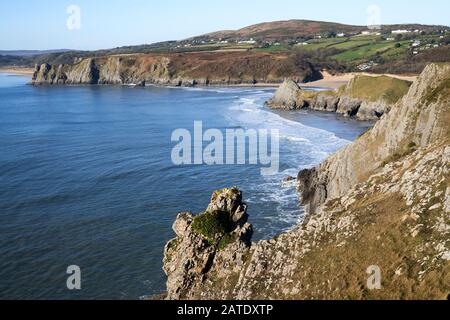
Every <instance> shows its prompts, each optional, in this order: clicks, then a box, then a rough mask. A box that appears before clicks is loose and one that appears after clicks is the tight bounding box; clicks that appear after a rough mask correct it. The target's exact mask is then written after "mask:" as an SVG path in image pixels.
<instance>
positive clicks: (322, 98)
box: [266, 76, 407, 120]
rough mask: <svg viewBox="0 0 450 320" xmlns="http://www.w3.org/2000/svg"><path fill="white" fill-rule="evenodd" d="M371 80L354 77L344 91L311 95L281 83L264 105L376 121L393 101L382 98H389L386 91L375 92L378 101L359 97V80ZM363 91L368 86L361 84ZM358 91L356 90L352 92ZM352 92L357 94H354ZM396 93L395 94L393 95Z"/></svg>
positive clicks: (293, 85)
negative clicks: (331, 113)
mask: <svg viewBox="0 0 450 320" xmlns="http://www.w3.org/2000/svg"><path fill="white" fill-rule="evenodd" d="M366 78H373V77H368V76H357V77H355V78H354V79H353V80H352V81H350V82H349V84H348V85H347V86H345V87H342V88H341V89H339V90H338V91H324V92H312V91H310V90H302V89H301V88H300V86H299V85H298V84H297V83H295V81H293V80H290V79H288V80H285V82H284V83H283V84H282V85H281V86H280V87H279V89H278V90H277V91H276V93H275V95H274V97H273V98H272V99H270V100H269V101H267V103H266V104H267V105H268V106H269V107H270V108H272V109H284V110H297V109H310V110H316V111H326V112H336V113H339V114H342V115H343V116H345V117H354V118H356V119H359V120H379V119H380V118H381V117H382V116H383V115H384V114H386V113H388V112H389V111H390V109H391V108H392V107H394V105H395V103H396V102H397V101H392V99H391V101H388V99H386V98H385V95H386V94H389V93H390V92H389V90H390V89H389V88H386V90H378V91H379V92H377V95H378V97H375V99H374V97H373V96H371V95H368V96H367V97H365V96H359V95H360V92H359V91H361V88H360V87H361V85H360V82H361V79H366ZM379 78H380V81H381V82H386V81H387V80H386V78H388V77H379ZM395 81H397V82H400V84H401V85H403V86H401V85H400V86H401V88H400V89H399V88H397V91H400V94H401V90H404V91H403V94H406V91H405V90H406V89H407V86H406V85H405V83H407V82H406V81H403V83H402V81H401V80H398V79H395ZM365 86H366V88H364V89H365V90H367V91H370V90H371V89H372V88H371V87H370V83H368V84H365ZM355 87H358V88H357V89H358V90H355ZM355 91H357V93H356V94H355ZM396 93H397V92H396Z"/></svg>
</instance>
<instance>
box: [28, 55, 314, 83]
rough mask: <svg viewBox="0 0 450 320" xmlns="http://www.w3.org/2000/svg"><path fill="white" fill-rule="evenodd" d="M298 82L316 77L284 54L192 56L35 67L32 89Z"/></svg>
mask: <svg viewBox="0 0 450 320" xmlns="http://www.w3.org/2000/svg"><path fill="white" fill-rule="evenodd" d="M285 76H288V77H290V78H293V79H295V80H296V81H299V82H307V81H313V80H317V79H319V78H320V77H321V74H320V72H318V71H317V70H316V69H315V68H314V67H313V66H312V64H310V63H308V62H298V61H296V60H295V57H293V56H291V55H286V54H272V53H254V52H228V53H225V52H194V53H179V54H175V53H169V54H129V55H111V56H103V57H93V58H85V59H81V60H77V61H75V62H74V63H73V64H61V65H50V64H47V63H45V64H42V65H37V66H36V68H35V72H34V75H33V79H32V81H31V83H32V84H33V85H78V84H90V85H106V84H113V85H120V84H134V85H140V86H144V85H151V84H156V85H170V86H186V87H189V86H196V85H198V86H208V85H222V86H224V85H239V84H257V83H263V84H264V83H281V82H282V81H283V79H284V77H285Z"/></svg>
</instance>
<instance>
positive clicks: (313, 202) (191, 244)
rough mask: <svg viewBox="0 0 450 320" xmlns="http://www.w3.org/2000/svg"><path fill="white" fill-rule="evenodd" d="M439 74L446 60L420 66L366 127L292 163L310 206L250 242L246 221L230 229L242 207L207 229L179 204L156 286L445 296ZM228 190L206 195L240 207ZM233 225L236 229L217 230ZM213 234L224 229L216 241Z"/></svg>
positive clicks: (229, 293) (215, 294) (198, 293)
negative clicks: (322, 153) (314, 161)
mask: <svg viewBox="0 0 450 320" xmlns="http://www.w3.org/2000/svg"><path fill="white" fill-rule="evenodd" d="M449 80H450V65H448V64H447V65H430V66H428V67H427V68H426V70H425V71H424V73H423V74H422V75H421V77H420V78H419V79H418V80H417V81H416V82H415V83H414V84H413V86H412V87H411V89H410V90H409V92H408V94H407V95H406V96H405V97H404V98H403V99H402V101H401V102H399V104H398V106H396V108H393V109H392V110H391V112H390V113H389V114H387V115H386V116H384V117H383V118H382V119H381V120H380V121H379V122H378V123H377V124H376V126H375V127H374V128H373V129H372V130H371V131H370V132H368V133H366V134H365V135H364V136H363V137H361V138H360V139H358V141H356V142H354V143H353V144H351V145H349V146H348V147H347V148H345V149H344V150H342V151H340V152H338V153H337V154H336V155H334V156H332V157H330V158H329V159H328V160H326V161H325V162H324V163H323V164H321V165H320V166H317V167H316V168H313V169H311V170H307V171H303V172H301V173H300V175H299V189H300V191H301V192H302V197H303V201H304V202H305V203H306V204H308V205H309V206H310V214H309V215H308V217H307V219H306V220H305V221H304V223H302V224H301V225H299V226H298V227H297V228H295V229H294V230H292V231H290V232H287V233H285V234H282V235H280V236H278V237H276V238H274V239H272V240H269V241H259V242H257V243H251V244H250V243H249V237H250V236H251V232H241V231H240V230H242V229H239V228H244V229H243V230H249V227H248V225H247V227H245V225H246V224H247V223H246V221H247V219H246V218H244V220H242V222H241V223H240V224H237V225H236V224H233V226H235V227H230V228H228V229H227V230H226V232H212V234H217V236H215V237H212V238H211V234H209V236H205V234H207V233H205V232H202V231H201V230H202V229H199V228H198V226H197V227H194V225H195V224H194V222H193V221H194V220H195V219H198V218H195V217H194V216H192V215H180V216H179V217H178V219H177V222H176V223H175V226H174V229H175V231H176V233H177V238H176V239H175V240H172V241H171V242H170V243H169V244H168V246H167V247H166V258H165V270H166V273H167V275H168V296H167V298H168V299H180V298H181V299H446V298H447V296H448V294H449V293H450V267H449V260H450V248H449V247H450V219H449V217H450V187H449V185H450V174H449V168H450V146H449V142H450V132H449V130H450V129H449V128H450V126H449V124H450V118H449V111H450V110H449V106H450V100H449V99H450V81H449ZM233 190H234V191H233V192H231V193H230V192H229V191H221V192H218V193H216V194H215V195H214V196H213V198H212V203H213V204H214V203H221V204H222V205H220V206H219V207H220V208H222V210H224V211H226V212H229V214H228V215H226V216H227V217H232V216H234V215H233V214H232V213H233V212H243V210H242V209H239V210H231V211H230V210H228V208H230V207H233V208H237V207H239V206H236V205H231V206H229V205H224V204H225V203H236V204H242V203H241V202H240V199H241V194H240V192H238V191H237V190H236V189H233ZM236 194H238V195H239V196H238V198H236ZM217 195H221V196H220V197H217ZM218 198H220V199H221V200H220V201H219V202H217V199H218ZM227 199H228V200H227ZM236 199H238V200H239V201H237V202H236ZM210 208H211V209H210ZM210 208H209V210H207V211H211V210H212V209H215V206H212V207H211V206H210ZM201 216H203V215H201ZM201 216H200V217H201ZM237 216H238V217H239V216H241V217H244V216H245V215H243V214H242V213H241V214H238V215H237ZM200 220H204V219H202V218H200ZM229 220H230V218H229V219H228V221H229ZM213 221H214V219H213ZM218 221H223V220H220V219H219V220H218ZM237 221H239V219H237ZM244 222H245V223H244ZM243 223H244V224H243ZM197 225H198V223H197ZM208 225H216V224H215V223H209V224H208ZM239 225H240V227H238V226H239ZM180 226H182V227H180ZM233 228H235V229H233ZM180 229H181V230H182V232H180V231H179V230H180ZM199 230H200V231H199ZM209 230H210V229H209ZM219 230H220V229H219ZM233 230H236V231H233ZM202 233H203V234H202ZM234 233H237V234H244V235H245V236H244V237H237V236H227V237H225V236H226V235H228V234H234ZM223 238H225V239H228V241H226V242H224V243H222V245H220V246H219V245H218V241H217V240H219V239H220V240H221V239H223ZM211 239H213V240H214V239H215V241H211ZM236 239H237V240H236ZM243 239H245V240H243ZM174 243H175V244H176V245H173V244H174ZM200 243H203V245H200ZM191 248H195V250H191ZM209 252H214V255H211V254H208V253H209ZM196 259H199V261H198V260H196ZM204 265H207V268H204V267H198V266H204ZM374 268H375V269H376V270H379V271H380V277H381V287H378V288H376V289H374V288H373V287H370V286H369V285H368V282H370V281H368V280H370V278H369V277H370V274H368V272H369V273H370V272H372V271H371V270H374Z"/></svg>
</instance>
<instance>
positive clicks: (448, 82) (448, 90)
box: [425, 78, 450, 104]
mask: <svg viewBox="0 0 450 320" xmlns="http://www.w3.org/2000/svg"><path fill="white" fill-rule="evenodd" d="M444 95H445V96H447V97H449V96H450V78H447V79H445V80H444V81H442V82H441V83H440V84H439V86H437V87H436V88H434V89H432V90H430V91H429V92H428V94H427V95H426V96H425V102H426V103H428V104H430V103H434V102H436V101H437V100H438V99H439V97H440V96H444Z"/></svg>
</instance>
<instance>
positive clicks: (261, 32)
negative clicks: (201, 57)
mask: <svg viewBox="0 0 450 320" xmlns="http://www.w3.org/2000/svg"><path fill="white" fill-rule="evenodd" d="M366 29H367V27H363V26H351V25H345V24H339V23H332V22H319V21H309V20H288V21H274V22H265V23H260V24H255V25H252V26H248V27H245V28H242V29H239V30H235V31H217V32H212V33H209V34H205V35H203V36H200V37H208V38H222V39H225V40H226V39H236V38H242V39H244V38H245V39H247V38H248V39H249V38H253V39H254V40H283V39H287V38H303V37H314V36H315V35H318V34H323V33H326V32H345V33H358V32H361V31H363V30H366Z"/></svg>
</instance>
